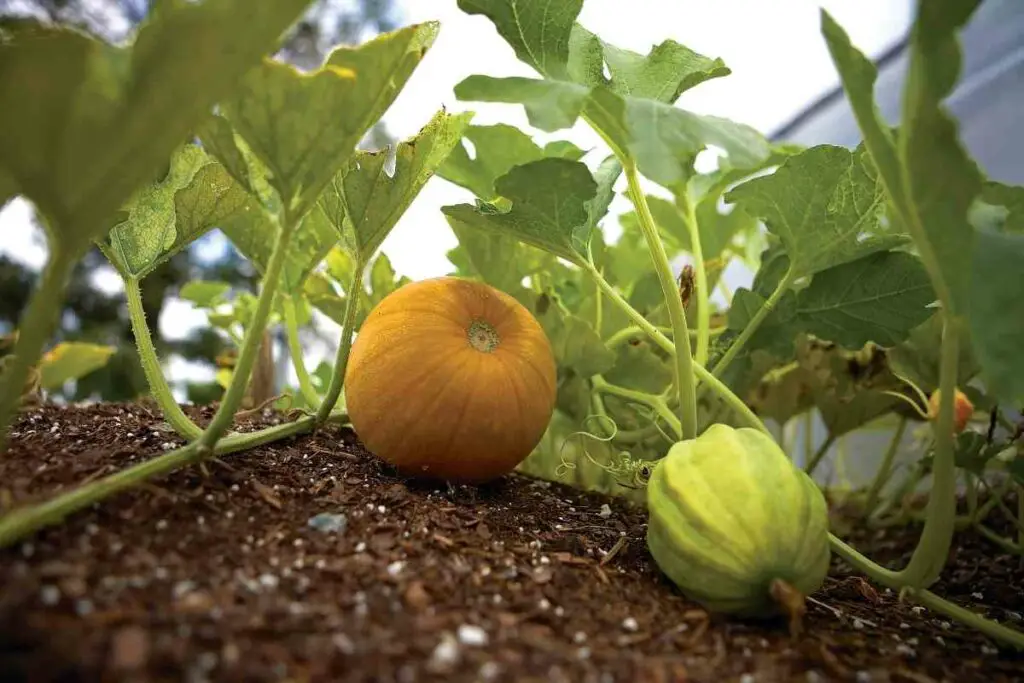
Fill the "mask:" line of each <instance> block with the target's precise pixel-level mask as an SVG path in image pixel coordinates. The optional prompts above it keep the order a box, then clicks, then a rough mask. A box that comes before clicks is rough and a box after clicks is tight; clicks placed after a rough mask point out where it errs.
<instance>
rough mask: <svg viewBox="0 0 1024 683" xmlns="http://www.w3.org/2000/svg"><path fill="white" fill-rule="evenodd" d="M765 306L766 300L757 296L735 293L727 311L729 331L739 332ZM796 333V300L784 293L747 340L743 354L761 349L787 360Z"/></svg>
mask: <svg viewBox="0 0 1024 683" xmlns="http://www.w3.org/2000/svg"><path fill="white" fill-rule="evenodd" d="M766 303H767V299H766V298H765V297H764V296H761V295H760V294H758V293H757V292H754V291H751V290H749V289H745V288H741V289H738V290H736V293H735V294H734V295H733V300H732V305H731V306H730V307H729V314H728V326H729V329H730V330H735V331H737V332H740V331H742V330H743V329H744V328H746V326H747V325H748V324H750V320H751V319H752V318H753V317H754V315H756V314H757V312H758V311H759V310H761V308H763V307H764V305H765V304H766ZM800 331H801V325H800V321H799V313H798V310H797V297H796V295H794V294H793V293H792V292H786V293H785V294H784V295H783V296H782V298H781V299H779V301H778V303H777V304H776V305H775V309H774V310H773V311H772V312H771V313H769V314H768V316H767V317H766V318H765V319H764V320H763V321H762V322H761V325H760V327H758V328H757V331H756V332H754V334H753V336H751V338H750V340H749V341H748V342H747V344H746V347H745V348H744V352H745V353H749V352H751V351H755V350H758V349H764V350H767V351H770V352H771V353H773V354H775V355H777V356H779V357H780V358H782V359H783V360H787V359H789V358H790V357H791V356H792V354H793V344H794V342H795V341H796V338H797V335H798V334H799V333H800Z"/></svg>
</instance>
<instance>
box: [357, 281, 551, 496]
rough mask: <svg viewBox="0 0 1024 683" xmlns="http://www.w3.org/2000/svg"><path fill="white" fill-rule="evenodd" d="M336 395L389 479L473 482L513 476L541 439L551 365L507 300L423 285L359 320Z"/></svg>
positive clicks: (465, 285)
mask: <svg viewBox="0 0 1024 683" xmlns="http://www.w3.org/2000/svg"><path fill="white" fill-rule="evenodd" d="M492 342H493V345H492ZM484 349H486V350H484ZM344 390H345V407H346V409H347V411H348V414H349V419H350V420H351V421H352V425H353V427H354V428H355V432H356V434H357V435H358V436H359V438H360V440H361V441H362V442H363V445H365V446H366V448H367V449H368V450H369V451H370V452H371V453H373V454H375V455H376V456H378V457H380V458H381V459H382V460H384V461H385V462H387V463H389V464H391V465H392V466H394V467H395V468H396V469H397V470H398V471H399V473H401V474H404V475H407V476H412V477H418V478H425V479H437V480H445V481H450V482H460V483H482V482H485V481H489V480H493V479H495V478H497V477H499V476H501V475H503V474H507V473H508V472H511V471H512V470H513V469H515V467H516V466H517V465H518V464H519V463H520V462H521V461H522V460H524V459H525V458H526V457H527V456H528V455H529V454H530V452H531V451H532V450H533V449H534V448H535V447H536V445H537V444H538V443H539V442H540V440H541V438H542V437H543V435H544V432H545V430H546V429H547V427H548V424H549V422H550V420H551V415H552V413H553V412H554V406H555V398H556V392H557V378H556V366H555V358H554V353H553V351H552V349H551V345H550V342H549V341H548V338H547V336H546V334H545V333H544V329H543V328H542V327H541V325H540V323H539V322H538V321H537V320H536V318H534V317H533V315H532V314H531V313H530V312H529V310H528V309H527V308H526V307H525V306H523V305H522V304H521V303H519V301H517V300H516V299H515V298H513V297H512V296H510V295H508V294H507V293H505V292H502V291H501V290H498V289H496V288H494V287H491V286H490V285H487V284H484V283H481V282H477V281H473V280H467V279H463V278H459V277H452V276H445V277H438V278H430V279H425V280H419V281H416V282H411V283H408V284H406V285H403V286H402V287H400V288H399V289H397V290H395V291H394V292H392V293H391V294H389V295H388V296H386V297H385V298H384V299H383V300H382V301H380V302H379V303H378V304H377V305H376V306H375V307H374V308H373V310H371V311H370V313H369V314H368V315H367V317H366V320H365V321H364V322H363V324H362V326H361V327H360V329H359V333H358V335H357V336H356V339H355V341H354V342H353V344H352V350H351V354H350V356H349V360H348V365H347V367H346V372H345V384H344Z"/></svg>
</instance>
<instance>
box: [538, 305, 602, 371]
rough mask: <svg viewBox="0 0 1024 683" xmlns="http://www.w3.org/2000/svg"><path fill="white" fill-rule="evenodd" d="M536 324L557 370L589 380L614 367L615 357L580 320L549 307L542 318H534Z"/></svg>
mask: <svg viewBox="0 0 1024 683" xmlns="http://www.w3.org/2000/svg"><path fill="white" fill-rule="evenodd" d="M537 320H538V321H539V322H540V324H541V326H542V327H543V328H544V332H545V333H546V334H547V337H548V340H549V341H550V342H551V349H552V351H553V352H554V355H555V361H556V362H557V363H558V367H560V368H568V369H571V370H573V371H574V372H575V373H576V374H578V375H580V376H581V377H590V376H591V375H596V374H599V373H603V372H606V371H608V370H610V369H611V368H612V367H613V366H614V365H615V354H614V353H612V351H611V349H609V348H608V347H607V346H605V343H604V342H603V341H601V338H600V337H598V336H597V332H595V331H594V328H593V327H592V326H591V325H590V323H588V322H587V321H586V320H584V319H583V318H580V317H578V316H575V315H566V314H563V313H562V311H561V310H560V309H559V308H558V307H556V306H551V307H550V308H548V310H547V311H546V312H545V313H544V314H541V315H537Z"/></svg>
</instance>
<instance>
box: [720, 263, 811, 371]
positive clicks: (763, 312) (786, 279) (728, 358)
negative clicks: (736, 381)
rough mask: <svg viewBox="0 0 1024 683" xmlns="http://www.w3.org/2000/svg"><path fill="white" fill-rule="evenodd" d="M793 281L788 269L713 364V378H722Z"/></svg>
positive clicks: (790, 270)
mask: <svg viewBox="0 0 1024 683" xmlns="http://www.w3.org/2000/svg"><path fill="white" fill-rule="evenodd" d="M793 279H794V277H793V269H792V268H790V269H789V270H787V271H786V274H785V275H783V276H782V279H781V280H779V284H778V286H776V287H775V291H774V292H772V295H771V296H770V297H768V300H767V301H765V302H764V305H763V306H761V308H760V309H758V311H757V313H755V314H754V317H753V318H751V319H750V322H748V323H747V326H746V327H744V328H743V331H742V332H740V335H739V336H738V337H736V339H735V340H733V343H732V344H730V345H729V348H728V349H726V351H725V353H724V354H723V355H722V357H721V358H720V359H719V360H718V362H717V363H715V367H713V368H712V369H711V374H713V375H714V376H715V377H721V376H722V373H724V372H725V370H726V368H728V367H729V364H730V363H732V362H733V360H735V359H736V356H737V355H739V352H740V351H742V350H743V346H744V345H745V344H746V343H747V342H748V341H750V338H751V337H753V336H754V333H755V332H757V330H758V328H759V327H761V323H763V322H764V319H765V318H767V317H768V315H769V314H770V313H771V312H772V311H773V310H775V307H776V306H777V305H778V304H779V300H780V299H782V296H783V295H784V294H785V293H786V290H788V289H789V286H790V285H791V284H793Z"/></svg>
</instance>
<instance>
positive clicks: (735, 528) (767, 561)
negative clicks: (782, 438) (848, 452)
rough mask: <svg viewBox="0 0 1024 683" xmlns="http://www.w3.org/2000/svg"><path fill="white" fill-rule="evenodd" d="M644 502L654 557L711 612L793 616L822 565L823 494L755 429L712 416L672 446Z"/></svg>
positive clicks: (817, 582)
mask: <svg viewBox="0 0 1024 683" xmlns="http://www.w3.org/2000/svg"><path fill="white" fill-rule="evenodd" d="M647 502H648V510H649V514H650V519H649V523H648V527H647V543H648V548H649V549H650V552H651V555H652V556H653V557H654V559H655V562H656V563H657V564H658V566H659V568H660V569H661V570H662V571H663V572H664V573H665V574H666V575H667V576H668V578H670V579H671V580H672V581H673V583H675V584H676V585H677V586H678V587H679V589H680V590H681V591H682V592H683V593H684V594H685V595H686V596H687V597H689V598H690V599H692V600H694V601H696V602H698V603H700V604H702V605H703V606H704V607H705V608H706V609H708V610H709V611H711V612H718V613H725V614H733V615H737V616H746V617H768V616H772V615H775V614H782V613H789V614H790V616H791V618H792V617H795V618H798V617H799V616H800V614H802V610H803V596H806V595H808V594H810V593H812V592H814V591H816V590H817V589H818V588H820V587H821V585H822V583H823V582H824V580H825V576H826V575H827V573H828V568H829V561H830V554H831V551H830V548H829V539H828V509H827V505H826V502H825V497H824V495H823V494H822V493H821V491H820V489H819V488H818V487H817V485H816V484H815V483H814V481H813V480H811V478H810V477H809V476H807V474H805V473H804V471H803V470H801V469H799V468H797V467H796V466H794V465H793V463H792V461H790V459H789V458H788V457H786V454H785V453H784V452H783V451H782V449H781V448H780V447H779V446H778V445H777V444H776V443H775V441H773V440H772V439H771V437H769V436H767V435H766V434H764V433H763V432H761V431H758V430H756V429H751V428H746V427H744V428H738V429H737V428H734V427H730V426H728V425H723V424H716V425H712V426H711V427H710V428H708V429H707V430H706V431H705V432H704V433H703V434H701V435H700V436H698V437H697V438H696V439H689V440H686V441H681V442H678V443H676V444H675V445H673V446H672V448H671V449H669V452H668V454H667V455H666V456H665V458H664V459H663V460H662V461H661V462H659V463H658V464H657V466H656V467H655V468H654V472H653V473H652V475H651V478H650V481H649V482H648V484H647ZM780 593H781V595H780ZM794 597H795V599H796V603H797V604H795V605H794V604H791V603H792V600H793V599H794ZM787 601H789V602H790V604H786V603H787ZM794 611H797V612H799V614H794V613H793V612H794Z"/></svg>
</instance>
